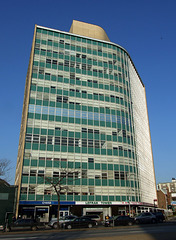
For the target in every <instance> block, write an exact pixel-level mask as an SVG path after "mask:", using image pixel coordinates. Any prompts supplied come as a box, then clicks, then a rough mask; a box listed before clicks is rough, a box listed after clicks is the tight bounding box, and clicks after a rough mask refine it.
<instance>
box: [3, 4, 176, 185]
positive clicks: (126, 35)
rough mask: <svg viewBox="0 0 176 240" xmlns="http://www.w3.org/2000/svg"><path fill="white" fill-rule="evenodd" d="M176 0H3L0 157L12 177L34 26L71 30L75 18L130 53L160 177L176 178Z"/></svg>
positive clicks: (12, 180)
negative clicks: (144, 96) (8, 165)
mask: <svg viewBox="0 0 176 240" xmlns="http://www.w3.org/2000/svg"><path fill="white" fill-rule="evenodd" d="M175 9H176V1H175V0H133V1H132V0H123V1H119V0H109V1H105V0H88V1H83V0H74V1H73V0H67V1H59V0H51V1H46V0H42V1H41V0H30V1H24V0H6V1H1V3H0V23H1V37H0V78H1V88H0V110H1V117H0V159H1V158H7V159H9V160H11V162H12V164H11V165H12V169H11V183H13V182H14V176H15V168H16V159H17V152H18V141H19V133H20V124H21V115H22V105H23V96H24V87H25V78H26V73H27V67H28V61H29V55H30V49H31V44H32V38H33V31H34V25H35V24H38V25H41V26H45V27H49V28H54V29H59V30H62V31H69V29H70V26H71V23H72V20H73V19H75V20H80V21H84V22H88V23H92V24H96V25H99V26H101V27H103V28H104V29H105V31H106V33H107V35H108V37H109V38H110V40H111V41H112V42H115V43H117V44H119V45H121V46H123V47H124V48H125V49H126V50H127V51H128V52H129V54H130V56H131V58H132V60H133V62H134V64H135V66H136V68H137V70H138V72H139V75H140V76H141V78H142V80H143V82H144V84H145V87H146V93H147V102H148V112H149V121H150V129H151V137H152V147H153V156H154V165H155V173H156V181H157V183H158V182H165V181H171V178H172V177H176V156H175V150H176V140H175V137H176V120H175V119H176V94H175V89H176V59H175V56H176V14H175Z"/></svg>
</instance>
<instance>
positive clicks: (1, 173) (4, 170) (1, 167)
mask: <svg viewBox="0 0 176 240" xmlns="http://www.w3.org/2000/svg"><path fill="white" fill-rule="evenodd" d="M10 164H11V162H10V160H8V159H6V158H2V159H0V178H3V179H5V180H9V176H8V173H9V171H10V169H11V167H10Z"/></svg>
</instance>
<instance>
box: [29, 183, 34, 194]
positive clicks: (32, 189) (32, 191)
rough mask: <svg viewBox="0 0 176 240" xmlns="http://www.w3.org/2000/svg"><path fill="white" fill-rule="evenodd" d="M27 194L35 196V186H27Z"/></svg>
mask: <svg viewBox="0 0 176 240" xmlns="http://www.w3.org/2000/svg"><path fill="white" fill-rule="evenodd" d="M28 193H29V194H35V186H31V185H29V192H28Z"/></svg>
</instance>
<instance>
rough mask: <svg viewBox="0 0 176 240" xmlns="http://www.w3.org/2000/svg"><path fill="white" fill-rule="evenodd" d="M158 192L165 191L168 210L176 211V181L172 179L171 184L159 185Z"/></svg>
mask: <svg viewBox="0 0 176 240" xmlns="http://www.w3.org/2000/svg"><path fill="white" fill-rule="evenodd" d="M157 190H158V191H163V192H164V193H165V195H166V205H167V206H166V208H172V209H173V210H175V209H176V179H175V178H172V181H171V182H164V183H159V184H157Z"/></svg>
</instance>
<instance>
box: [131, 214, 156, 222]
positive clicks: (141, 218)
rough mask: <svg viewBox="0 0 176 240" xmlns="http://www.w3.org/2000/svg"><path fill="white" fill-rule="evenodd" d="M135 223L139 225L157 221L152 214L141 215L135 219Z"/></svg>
mask: <svg viewBox="0 0 176 240" xmlns="http://www.w3.org/2000/svg"><path fill="white" fill-rule="evenodd" d="M135 222H136V223H137V224H138V223H156V222H157V219H156V216H155V215H154V214H152V213H151V212H145V213H140V214H139V215H137V216H136V217H135Z"/></svg>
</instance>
